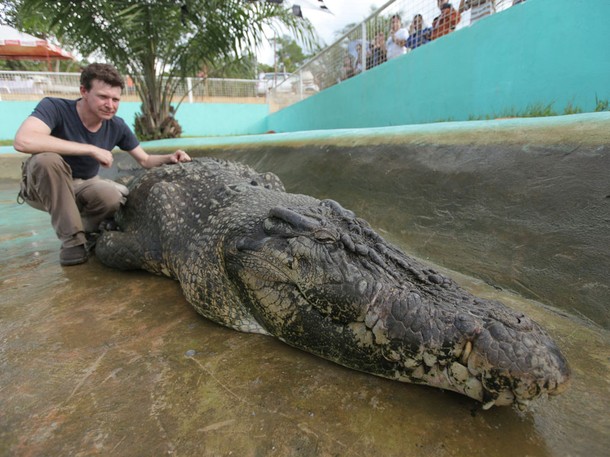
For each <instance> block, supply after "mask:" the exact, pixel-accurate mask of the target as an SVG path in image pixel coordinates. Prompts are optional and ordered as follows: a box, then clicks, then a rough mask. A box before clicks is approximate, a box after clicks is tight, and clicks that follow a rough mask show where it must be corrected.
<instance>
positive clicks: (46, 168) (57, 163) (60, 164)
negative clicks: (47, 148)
mask: <svg viewBox="0 0 610 457" xmlns="http://www.w3.org/2000/svg"><path fill="white" fill-rule="evenodd" d="M27 166H28V168H29V170H30V173H31V174H33V175H35V176H40V175H43V174H58V173H59V174H65V175H67V176H69V177H71V175H72V173H71V170H70V167H69V165H68V164H67V163H66V162H65V161H64V159H63V158H62V157H61V156H60V155H59V154H55V153H53V152H41V153H39V154H33V155H32V157H30V158H29V159H28V165H27Z"/></svg>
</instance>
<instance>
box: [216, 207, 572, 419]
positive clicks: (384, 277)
mask: <svg viewBox="0 0 610 457" xmlns="http://www.w3.org/2000/svg"><path fill="white" fill-rule="evenodd" d="M225 249H226V256H225V259H226V262H227V271H228V273H229V274H230V277H231V280H232V282H233V284H234V287H235V288H236V289H238V290H239V294H240V295H241V296H242V297H244V298H245V302H246V303H245V306H247V307H249V308H250V311H251V313H252V315H253V316H255V317H256V319H257V321H258V322H259V323H260V324H261V325H262V326H263V327H264V328H266V329H267V330H268V331H269V332H270V333H272V334H274V335H276V336H277V337H278V338H280V339H281V340H283V341H285V342H287V343H288V344H291V345H293V346H296V347H299V348H301V349H304V350H307V351H309V352H312V353H315V354H317V355H320V356H322V357H325V358H327V359H330V360H333V361H335V362H337V363H340V364H342V365H345V366H348V367H351V368H354V369H358V370H361V371H366V372H369V373H373V374H376V375H379V376H384V377H388V378H392V379H397V380H400V381H405V382H413V383H418V384H426V385H430V386H434V387H439V388H443V389H449V390H452V391H456V392H459V393H462V394H464V395H467V396H469V397H471V398H474V399H476V400H478V401H480V402H482V403H483V405H484V408H489V407H491V406H493V405H508V404H514V405H516V406H518V407H519V408H521V409H523V408H524V407H526V406H527V405H528V403H529V402H530V401H531V400H533V399H536V398H538V397H541V396H544V395H547V394H548V395H555V394H559V393H561V392H562V391H563V390H564V389H565V387H566V386H567V384H568V381H569V378H570V371H569V368H568V366H567V362H566V360H565V358H564V357H563V355H562V354H561V353H560V351H559V349H558V347H557V345H556V344H555V343H554V342H553V340H552V339H551V338H550V337H549V336H548V335H547V333H545V331H544V330H543V329H542V328H541V327H540V326H539V325H538V324H536V323H535V322H533V321H532V320H530V319H529V318H528V317H526V316H524V315H523V314H522V313H520V312H517V311H513V310H512V309H510V308H508V307H507V306H505V305H503V304H502V303H500V302H498V301H490V300H484V299H480V298H477V297H474V296H473V295H471V294H470V293H468V292H467V291H465V290H463V289H461V288H460V287H459V286H457V285H456V284H455V283H454V282H453V281H452V280H451V279H449V278H447V277H445V276H443V275H441V274H439V273H438V272H436V271H434V270H433V269H431V268H428V267H426V266H424V265H423V264H421V263H420V262H418V261H417V260H415V259H413V258H411V257H409V256H407V255H406V254H404V253H403V252H402V251H400V250H399V249H397V248H396V247H394V246H392V245H391V244H389V243H388V242H386V241H385V240H384V239H383V238H382V237H381V236H379V235H378V234H377V233H376V232H374V231H373V230H372V229H371V227H370V226H369V225H368V224H367V223H366V222H365V221H363V220H361V219H359V218H356V217H355V216H354V214H353V213H352V212H351V211H348V210H345V209H344V208H342V207H341V206H340V205H339V204H338V203H336V202H334V201H331V200H325V201H322V202H320V204H319V205H304V206H277V207H274V208H272V209H271V210H270V211H269V213H268V214H267V217H266V218H264V219H263V220H260V221H259V222H258V223H256V224H253V225H251V226H249V227H248V228H247V229H244V230H242V231H241V232H240V233H238V234H234V236H233V237H231V240H230V241H229V242H228V243H227V244H226V248H225Z"/></svg>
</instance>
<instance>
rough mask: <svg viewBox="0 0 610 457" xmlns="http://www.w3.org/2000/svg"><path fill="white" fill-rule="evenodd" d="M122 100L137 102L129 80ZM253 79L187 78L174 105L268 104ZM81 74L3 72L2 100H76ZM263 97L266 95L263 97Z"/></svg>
mask: <svg viewBox="0 0 610 457" xmlns="http://www.w3.org/2000/svg"><path fill="white" fill-rule="evenodd" d="M125 80H126V86H125V90H124V92H123V97H122V99H123V100H126V101H137V100H138V97H137V93H136V90H135V87H134V86H133V82H132V81H131V79H130V78H125ZM258 86H259V82H258V81H256V80H251V79H220V78H203V79H202V78H186V80H185V82H184V83H182V84H180V85H179V86H178V90H177V91H176V95H175V97H174V102H179V101H180V100H183V102H184V103H201V102H207V103H215V102H216V103H265V102H266V100H265V97H264V96H260V95H261V94H260V90H257V88H258ZM79 87H80V73H52V72H28V71H0V100H40V99H41V98H43V97H47V96H51V97H64V98H76V97H78V96H79ZM262 95H265V94H264V93H263V94H262Z"/></svg>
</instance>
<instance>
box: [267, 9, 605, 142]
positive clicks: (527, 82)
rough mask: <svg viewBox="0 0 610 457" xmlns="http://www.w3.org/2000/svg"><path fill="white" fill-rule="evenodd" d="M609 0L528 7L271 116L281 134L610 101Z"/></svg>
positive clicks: (589, 107) (270, 125)
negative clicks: (539, 106) (597, 100)
mask: <svg viewBox="0 0 610 457" xmlns="http://www.w3.org/2000/svg"><path fill="white" fill-rule="evenodd" d="M608 18H610V0H529V1H528V2H526V3H523V4H521V5H518V6H516V7H514V8H510V9H508V10H506V11H504V12H502V13H499V14H496V15H494V16H491V17H489V18H486V19H485V20H483V21H479V22H477V23H476V24H475V25H473V26H471V27H468V28H465V29H462V30H460V31H458V32H455V33H453V34H451V35H448V36H446V37H443V38H441V39H439V40H436V41H433V42H432V43H429V44H427V45H425V46H422V47H420V48H418V49H416V50H414V51H413V52H411V53H409V54H407V55H405V56H403V57H400V58H397V59H395V60H392V61H390V62H388V63H386V64H384V65H382V66H380V67H376V68H374V69H372V70H370V71H368V72H365V73H363V74H361V75H359V76H356V77H354V78H352V79H350V80H347V81H344V82H342V83H341V84H338V85H336V86H333V87H331V88H329V89H326V90H324V91H322V92H320V93H319V94H316V95H315V96H312V97H310V98H308V99H306V100H304V101H303V102H301V103H299V104H296V105H293V106H290V107H288V108H285V109H283V110H281V111H279V112H277V113H273V114H272V115H271V116H270V117H269V118H268V129H272V130H275V131H278V132H283V131H298V130H315V129H335V128H350V127H378V126H391V125H404V124H414V123H425V122H435V121H445V120H468V119H473V118H481V119H485V118H486V117H488V116H489V117H492V118H493V117H503V116H507V115H511V114H514V113H517V112H524V111H527V110H528V109H530V108H532V107H533V106H534V105H549V104H552V106H551V107H552V109H553V110H554V111H555V112H556V113H558V114H563V112H564V109H565V108H566V106H567V105H569V104H571V105H572V106H577V107H579V108H581V109H582V110H583V111H585V112H590V111H593V110H594V109H595V103H596V97H597V98H598V99H600V100H610V27H609V26H608V24H609V22H608Z"/></svg>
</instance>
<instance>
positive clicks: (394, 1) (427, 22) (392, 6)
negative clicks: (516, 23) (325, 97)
mask: <svg viewBox="0 0 610 457" xmlns="http://www.w3.org/2000/svg"><path fill="white" fill-rule="evenodd" d="M521 1H525V0H444V1H442V2H440V4H441V5H443V4H444V3H445V2H448V3H451V6H452V7H453V10H451V9H448V10H447V9H446V8H445V7H443V10H444V14H443V16H442V18H439V19H437V20H435V19H436V18H437V17H439V16H440V15H441V9H440V8H439V1H438V0H391V1H389V2H387V3H386V4H384V5H383V6H382V7H381V8H379V9H378V10H377V11H375V12H374V13H373V14H371V15H370V16H369V17H368V18H367V19H365V20H364V21H363V22H362V23H360V24H358V25H357V26H355V27H354V28H353V29H351V30H350V31H348V32H347V33H346V34H345V35H343V36H342V37H340V38H339V39H338V40H337V41H335V42H334V43H333V44H331V45H330V46H328V47H327V48H325V49H324V50H323V51H322V52H320V53H319V54H317V55H316V56H315V57H313V58H312V59H311V60H309V61H308V62H307V63H306V64H304V65H303V66H302V67H300V69H299V70H298V71H297V72H296V73H295V74H294V75H293V76H292V77H291V78H289V79H288V80H286V81H284V82H282V83H281V84H278V85H277V87H275V88H274V89H273V90H272V91H271V93H270V97H269V103H270V107H271V111H277V110H279V109H282V108H285V107H286V106H289V105H291V104H293V103H295V102H297V101H299V100H302V99H304V98H306V97H308V96H310V95H313V94H315V93H316V92H318V91H320V90H324V89H326V88H328V87H330V86H334V85H335V84H339V83H341V82H342V81H345V80H346V79H349V78H351V77H354V76H357V75H358V74H360V73H362V72H365V71H367V70H370V69H371V68H373V67H375V66H377V65H381V64H383V63H384V62H386V61H387V60H389V59H392V58H394V57H397V56H398V55H401V54H406V53H409V52H411V51H412V50H413V49H415V48H417V47H419V46H421V45H425V44H426V43H428V42H429V41H432V40H434V39H437V38H440V37H441V36H442V35H445V34H447V33H453V32H455V31H458V30H459V29H461V28H464V27H468V26H470V25H472V24H474V23H475V22H477V21H479V20H484V19H485V17H486V16H489V15H490V14H494V13H497V12H499V11H502V10H505V9H507V8H509V7H511V6H513V4H516V3H520V2H521ZM395 15H398V16H399V17H400V19H399V20H400V25H399V26H395V27H396V28H395V29H394V33H393V34H392V22H393V19H392V18H393V17H394V16H395ZM416 16H420V19H421V20H423V24H422V27H421V28H418V27H416V22H418V21H419V20H420V19H416ZM394 21H395V20H394ZM392 36H393V37H394V38H393V39H392ZM396 43H398V45H396Z"/></svg>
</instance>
